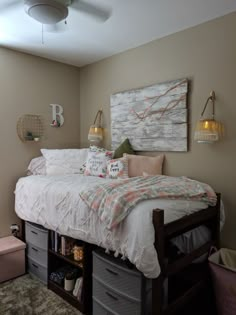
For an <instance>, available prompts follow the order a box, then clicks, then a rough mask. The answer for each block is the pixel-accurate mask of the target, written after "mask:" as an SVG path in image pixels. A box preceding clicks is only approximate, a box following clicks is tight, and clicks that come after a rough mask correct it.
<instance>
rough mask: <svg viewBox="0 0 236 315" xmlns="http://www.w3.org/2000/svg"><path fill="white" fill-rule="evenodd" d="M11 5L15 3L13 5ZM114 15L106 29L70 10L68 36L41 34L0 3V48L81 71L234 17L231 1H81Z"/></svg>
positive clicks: (37, 27)
mask: <svg viewBox="0 0 236 315" xmlns="http://www.w3.org/2000/svg"><path fill="white" fill-rule="evenodd" d="M14 1H15V0H14ZM85 1H86V2H89V3H92V4H102V5H106V6H108V7H110V8H111V9H112V15H111V17H110V18H109V19H108V20H107V21H106V22H104V23H101V22H98V21H97V20H95V19H93V18H91V17H90V16H87V15H85V14H84V13H80V12H78V11H75V10H72V9H71V10H70V8H69V16H68V18H67V23H68V25H67V30H66V31H64V32H59V33H49V32H46V31H45V32H44V44H42V25H41V24H40V23H38V22H36V21H35V20H33V19H32V18H30V17H29V16H28V15H27V14H26V13H25V12H24V6H23V3H24V1H23V0H19V1H18V2H19V3H21V5H17V6H16V7H14V6H12V7H11V8H10V9H8V10H3V5H4V3H9V2H10V0H0V45H1V46H3V47H8V48H12V49H15V50H19V51H23V52H26V53H30V54H33V55H37V56H42V57H45V58H48V59H53V60H57V61H60V62H63V63H68V64H72V65H75V66H84V65H86V64H89V63H93V62H95V61H98V60H101V59H104V58H106V57H108V56H111V55H114V54H116V53H119V52H122V51H125V50H127V49H130V48H133V47H137V46H140V45H142V44H144V43H147V42H149V41H152V40H154V39H157V38H161V37H164V36H166V35H169V34H172V33H175V32H178V31H180V30H183V29H187V28H189V27H192V26H194V25H197V24H201V23H203V22H206V21H209V20H211V19H214V18H216V17H219V16H222V15H225V14H227V13H230V12H233V11H236V1H235V0H85Z"/></svg>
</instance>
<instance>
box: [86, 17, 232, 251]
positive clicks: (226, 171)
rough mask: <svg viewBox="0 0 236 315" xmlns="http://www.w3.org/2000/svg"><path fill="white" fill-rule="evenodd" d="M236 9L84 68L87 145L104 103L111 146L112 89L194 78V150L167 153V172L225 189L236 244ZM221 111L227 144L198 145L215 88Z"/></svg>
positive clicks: (226, 234)
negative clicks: (199, 130) (200, 124)
mask: <svg viewBox="0 0 236 315" xmlns="http://www.w3.org/2000/svg"><path fill="white" fill-rule="evenodd" d="M235 29H236V13H234V14H230V15H227V16H225V17H222V18H219V19H216V20H213V21H211V22H208V23H205V24H202V25H200V26H197V27H194V28H191V29H188V30H185V31H182V32H179V33H176V34H174V35H171V36H168V37H165V38H163V39H161V40H156V41H153V42H151V43H148V44H146V45H143V46H141V47H138V48H136V49H132V50H129V51H127V52H124V53H121V54H119V55H115V56H113V57H111V58H108V59H105V60H103V61H101V62H98V63H95V64H92V65H89V66H86V67H84V68H82V69H81V71H80V135H81V138H80V140H81V145H86V144H87V133H88V128H89V124H91V123H92V122H93V119H94V116H95V114H96V111H97V110H98V108H99V107H101V105H102V106H103V110H104V125H105V127H106V139H105V145H106V146H107V147H109V146H110V142H111V141H110V108H109V97H110V94H112V93H115V92H118V91H124V90H128V89H132V88H137V87H142V86H147V85H150V84H154V83H157V82H164V81H167V80H172V79H178V78H185V77H186V78H188V79H189V81H190V93H189V152H187V153H170V152H166V161H165V174H168V175H173V176H178V175H187V176H190V177H192V178H195V179H198V180H201V181H204V182H207V183H209V184H210V185H212V186H213V188H214V189H215V190H216V191H218V192H221V193H222V197H223V200H224V203H225V208H226V216H227V222H226V225H225V228H224V230H223V233H222V240H223V244H226V245H227V246H229V247H234V248H236V232H235V226H236V191H235V183H236V170H235V167H234V163H235V161H236V142H235V141H236V140H235V139H236V124H235V119H236V104H235V89H236V37H235V32H234V30H235ZM212 89H214V90H215V92H216V97H217V102H216V116H217V118H218V119H219V120H221V121H222V122H223V123H224V124H225V126H226V128H227V135H226V137H225V139H224V140H223V141H222V142H221V143H217V144H214V145H205V144H197V143H194V141H193V130H194V126H195V123H196V121H197V120H198V118H199V116H200V113H201V110H202V108H203V105H204V102H205V100H206V98H207V97H208V95H209V93H210V91H211V90H212Z"/></svg>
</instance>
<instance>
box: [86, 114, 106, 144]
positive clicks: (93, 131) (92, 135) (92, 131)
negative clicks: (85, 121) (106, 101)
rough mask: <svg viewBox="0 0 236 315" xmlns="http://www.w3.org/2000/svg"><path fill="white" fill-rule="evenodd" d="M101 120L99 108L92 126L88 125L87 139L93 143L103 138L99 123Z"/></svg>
mask: <svg viewBox="0 0 236 315" xmlns="http://www.w3.org/2000/svg"><path fill="white" fill-rule="evenodd" d="M101 121H102V110H101V109H99V111H98V112H97V114H96V117H95V119H94V123H93V125H92V126H90V128H89V133H88V140H89V141H90V142H92V143H94V144H99V143H100V142H101V141H102V139H103V128H102V125H101Z"/></svg>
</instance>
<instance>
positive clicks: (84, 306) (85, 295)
mask: <svg viewBox="0 0 236 315" xmlns="http://www.w3.org/2000/svg"><path fill="white" fill-rule="evenodd" d="M50 235H51V233H49V249H48V289H50V290H52V291H54V292H55V293H56V294H58V295H59V296H61V297H62V298H63V299H64V300H66V301H67V302H68V303H70V304H71V305H73V306H74V307H75V308H77V309H78V310H79V311H80V312H82V313H83V314H91V307H92V245H91V244H88V243H86V242H83V241H78V240H74V241H75V242H79V243H80V245H81V246H82V247H83V253H84V254H83V260H82V261H76V260H74V259H73V254H71V255H67V256H64V255H62V254H61V253H59V252H55V251H54V250H52V249H51V248H50V244H51V240H50ZM68 238H69V237H68ZM64 266H72V267H75V268H76V269H78V274H79V275H81V276H82V277H83V287H82V294H81V300H78V299H77V298H76V297H75V296H74V295H73V293H72V292H68V291H66V290H65V289H64V285H59V284H58V283H56V282H54V281H52V280H51V279H50V274H51V273H52V272H55V271H57V269H59V268H61V267H64Z"/></svg>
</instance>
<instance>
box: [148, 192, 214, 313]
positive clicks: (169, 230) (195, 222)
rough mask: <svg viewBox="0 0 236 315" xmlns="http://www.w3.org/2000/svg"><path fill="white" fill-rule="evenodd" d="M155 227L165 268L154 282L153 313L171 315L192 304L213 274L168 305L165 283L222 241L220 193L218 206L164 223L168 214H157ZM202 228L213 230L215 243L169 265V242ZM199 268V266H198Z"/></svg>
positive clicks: (199, 278) (202, 274) (207, 244)
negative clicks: (165, 300) (165, 302)
mask: <svg viewBox="0 0 236 315" xmlns="http://www.w3.org/2000/svg"><path fill="white" fill-rule="evenodd" d="M153 225H154V228H155V248H156V250H157V253H158V260H159V264H160V267H161V274H160V276H159V277H158V278H156V279H153V280H152V314H153V315H171V314H177V311H178V310H179V309H180V308H182V307H183V306H184V305H185V304H187V303H189V302H190V301H191V300H192V299H193V298H194V297H195V296H197V294H199V292H200V291H201V290H202V289H203V288H204V286H206V285H207V281H208V279H209V272H202V273H201V274H200V276H199V274H198V279H197V280H196V281H195V283H194V284H193V285H192V286H191V287H190V288H188V289H187V290H186V291H185V292H184V293H182V295H181V296H179V297H178V298H176V299H174V300H173V301H172V302H170V303H169V304H168V306H164V281H165V279H166V278H169V277H171V276H175V275H177V274H178V273H180V272H181V271H184V270H185V269H186V268H188V267H189V266H190V264H191V263H192V262H193V261H194V260H195V259H197V258H199V257H201V256H202V255H204V254H208V253H209V251H210V248H211V247H212V246H216V247H218V246H219V238H220V194H217V204H216V205H215V206H214V207H208V208H207V209H204V210H200V211H198V212H195V213H193V214H190V215H188V216H185V217H183V218H181V219H179V220H176V221H173V222H171V223H168V224H164V211H163V210H158V209H156V210H154V211H153ZM200 225H206V226H207V227H208V228H209V229H210V230H211V240H210V241H208V242H207V243H205V244H204V245H202V246H201V247H199V248H197V249H195V250H193V251H192V252H191V253H189V254H187V255H184V256H181V257H180V258H177V259H176V260H175V261H174V262H171V263H169V262H168V257H167V256H166V245H167V242H168V241H169V240H170V239H172V238H173V237H176V236H179V235H181V234H183V233H185V232H187V231H190V230H192V229H194V228H196V227H198V226H200ZM196 265H197V264H196Z"/></svg>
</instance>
